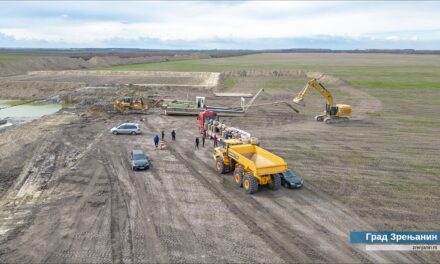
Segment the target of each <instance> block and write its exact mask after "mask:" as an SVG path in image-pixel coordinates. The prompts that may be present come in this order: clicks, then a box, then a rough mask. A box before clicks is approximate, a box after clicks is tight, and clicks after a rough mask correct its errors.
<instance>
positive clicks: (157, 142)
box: [153, 135, 159, 148]
mask: <svg viewBox="0 0 440 264" xmlns="http://www.w3.org/2000/svg"><path fill="white" fill-rule="evenodd" d="M153 140H154V146H156V148H157V147H158V146H159V136H158V135H155V136H154V138H153Z"/></svg>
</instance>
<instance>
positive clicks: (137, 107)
mask: <svg viewBox="0 0 440 264" xmlns="http://www.w3.org/2000/svg"><path fill="white" fill-rule="evenodd" d="M113 109H114V110H115V111H117V112H122V113H137V112H144V111H146V110H148V106H147V105H146V104H145V103H144V99H143V97H132V96H124V97H122V98H121V99H117V100H116V101H115V102H114V103H113Z"/></svg>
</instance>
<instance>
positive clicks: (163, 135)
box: [162, 130, 165, 141]
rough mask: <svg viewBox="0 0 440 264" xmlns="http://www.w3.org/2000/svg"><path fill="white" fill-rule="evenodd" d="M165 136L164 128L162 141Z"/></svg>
mask: <svg viewBox="0 0 440 264" xmlns="http://www.w3.org/2000/svg"><path fill="white" fill-rule="evenodd" d="M164 138H165V131H164V130H162V141H163V139H164Z"/></svg>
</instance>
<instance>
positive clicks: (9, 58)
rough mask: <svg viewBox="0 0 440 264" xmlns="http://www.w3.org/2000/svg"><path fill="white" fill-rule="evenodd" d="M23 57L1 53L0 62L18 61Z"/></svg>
mask: <svg viewBox="0 0 440 264" xmlns="http://www.w3.org/2000/svg"><path fill="white" fill-rule="evenodd" d="M23 59H24V58H23V57H19V56H12V55H2V54H0V62H11V61H19V60H23Z"/></svg>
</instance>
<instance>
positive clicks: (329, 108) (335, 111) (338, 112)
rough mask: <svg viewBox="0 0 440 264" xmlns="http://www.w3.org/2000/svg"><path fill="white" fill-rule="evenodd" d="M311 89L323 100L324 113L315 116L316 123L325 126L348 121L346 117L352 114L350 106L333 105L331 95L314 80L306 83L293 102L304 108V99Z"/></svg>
mask: <svg viewBox="0 0 440 264" xmlns="http://www.w3.org/2000/svg"><path fill="white" fill-rule="evenodd" d="M312 87H313V88H315V90H316V91H318V92H319V93H320V94H321V95H322V96H324V98H325V109H324V113H323V114H320V115H317V116H315V120H316V121H319V122H324V123H326V124H334V123H339V122H343V121H347V120H348V117H349V116H351V112H352V107H351V105H347V104H334V102H333V96H332V94H331V93H330V92H329V91H328V90H327V89H326V88H325V87H324V85H322V83H320V82H318V81H317V80H316V79H312V80H310V81H309V82H307V84H306V85H305V86H304V88H303V89H302V90H301V92H299V94H298V95H297V96H295V98H293V102H294V103H296V104H299V105H302V106H304V102H303V100H304V97H305V96H306V95H307V93H308V92H309V91H310V89H311V88H312Z"/></svg>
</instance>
